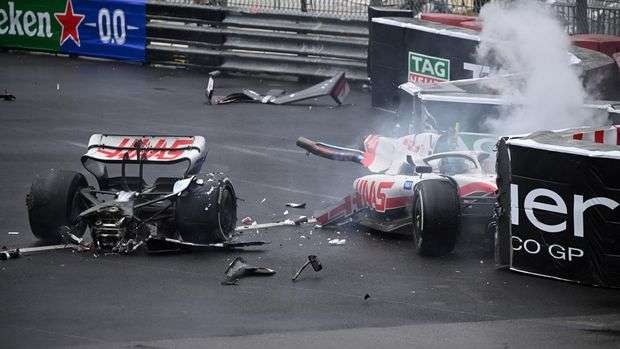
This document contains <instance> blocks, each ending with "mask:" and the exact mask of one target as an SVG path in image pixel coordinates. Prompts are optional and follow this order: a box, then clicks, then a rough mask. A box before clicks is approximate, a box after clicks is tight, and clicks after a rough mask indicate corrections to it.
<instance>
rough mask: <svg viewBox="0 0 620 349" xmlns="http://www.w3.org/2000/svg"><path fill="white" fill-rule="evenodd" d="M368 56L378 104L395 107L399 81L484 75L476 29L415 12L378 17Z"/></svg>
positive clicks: (375, 21)
mask: <svg viewBox="0 0 620 349" xmlns="http://www.w3.org/2000/svg"><path fill="white" fill-rule="evenodd" d="M370 33H371V35H370V40H369V54H368V56H369V62H370V68H369V70H370V79H371V81H372V84H373V95H372V103H373V106H375V107H380V108H385V109H392V110H395V109H396V108H397V107H398V99H397V97H396V96H397V95H398V93H397V89H398V86H399V85H400V84H402V83H404V82H407V81H413V82H427V83H428V82H441V81H449V80H459V79H471V78H477V77H481V76H484V75H485V74H486V73H487V72H488V68H487V67H483V66H480V65H477V64H476V63H475V62H476V61H475V57H474V55H475V52H476V48H477V46H478V42H479V38H478V36H477V32H475V31H472V30H469V29H464V28H458V27H453V26H447V25H443V24H439V23H434V22H429V21H424V20H420V19H416V18H396V17H387V18H373V19H372V23H371V29H370Z"/></svg>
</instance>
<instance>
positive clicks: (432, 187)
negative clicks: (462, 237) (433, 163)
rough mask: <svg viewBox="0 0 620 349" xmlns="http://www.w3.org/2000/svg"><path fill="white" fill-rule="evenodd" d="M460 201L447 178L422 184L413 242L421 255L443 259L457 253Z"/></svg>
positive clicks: (415, 205) (418, 187)
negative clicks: (453, 252)
mask: <svg viewBox="0 0 620 349" xmlns="http://www.w3.org/2000/svg"><path fill="white" fill-rule="evenodd" d="M459 215H460V200H459V195H458V191H457V186H456V185H455V183H454V182H453V181H452V180H450V179H448V178H439V179H429V180H423V181H421V182H419V183H418V184H417V185H416V187H415V190H414V196H413V217H412V219H413V240H414V243H415V248H416V250H417V252H418V254H420V255H422V256H428V257H440V256H443V255H446V254H448V253H450V252H452V251H453V250H454V246H455V245H456V240H457V237H458V233H459Z"/></svg>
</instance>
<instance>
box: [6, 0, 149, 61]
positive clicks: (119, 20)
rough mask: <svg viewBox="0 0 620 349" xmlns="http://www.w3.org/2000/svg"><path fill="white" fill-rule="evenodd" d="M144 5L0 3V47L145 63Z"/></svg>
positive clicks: (122, 1) (125, 1) (90, 0)
mask: <svg viewBox="0 0 620 349" xmlns="http://www.w3.org/2000/svg"><path fill="white" fill-rule="evenodd" d="M145 45H146V0H114V1H110V0H45V1H41V0H0V47H6V48H16V49H24V50H31V51H44V52H52V53H56V52H59V53H65V54H70V55H76V56H95V57H104V58H114V59H122V60H131V61H140V62H142V61H144V59H145V55H144V53H145V48H146V46H145Z"/></svg>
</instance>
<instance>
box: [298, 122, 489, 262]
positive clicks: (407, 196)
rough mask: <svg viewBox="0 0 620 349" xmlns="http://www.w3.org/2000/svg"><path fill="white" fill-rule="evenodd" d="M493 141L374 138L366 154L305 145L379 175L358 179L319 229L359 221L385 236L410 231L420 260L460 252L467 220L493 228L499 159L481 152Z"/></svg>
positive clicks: (320, 218)
mask: <svg viewBox="0 0 620 349" xmlns="http://www.w3.org/2000/svg"><path fill="white" fill-rule="evenodd" d="M494 141H495V138H494V137H493V136H492V135H488V134H473V133H462V134H461V133H459V132H456V131H451V132H446V133H444V134H440V133H438V132H424V133H419V134H413V135H407V136H405V137H401V138H390V137H381V136H377V135H371V136H368V137H366V139H365V140H364V149H363V150H356V149H349V148H343V147H337V146H333V145H329V144H325V143H320V142H314V141H311V140H308V139H305V138H300V139H299V140H298V141H297V144H298V145H299V146H300V147H302V148H304V149H306V150H307V151H309V152H311V153H313V154H316V155H318V156H321V157H326V158H329V159H332V160H340V161H353V162H357V163H359V164H361V165H362V166H364V167H366V168H368V170H369V171H370V172H372V173H373V174H369V175H366V176H363V177H360V178H357V179H355V181H354V182H353V191H352V193H351V194H349V195H347V196H346V197H344V198H343V199H342V200H341V201H340V202H338V203H337V204H336V205H334V206H332V207H330V208H328V209H326V210H324V211H322V212H319V213H317V214H316V215H315V216H316V219H317V222H318V223H319V224H321V225H323V226H329V225H337V224H341V223H343V222H349V221H354V222H356V223H358V224H360V225H363V226H366V227H369V228H372V229H375V230H378V231H382V232H403V231H406V232H407V233H409V234H412V235H413V238H414V241H415V245H416V248H417V250H418V252H419V253H420V254H423V255H430V256H440V255H444V254H446V253H449V252H451V251H452V250H453V249H454V245H455V243H456V238H457V236H458V233H459V226H460V224H461V222H462V220H463V219H465V218H475V219H478V220H482V221H483V222H485V223H487V222H490V221H491V218H492V215H493V208H494V205H495V191H496V189H497V187H496V185H495V175H494V173H493V171H492V169H493V166H492V162H493V160H492V158H493V156H492V155H491V153H490V152H488V151H484V150H483V149H487V150H488V148H490V145H491V144H493V143H494ZM467 142H469V145H468V143H467ZM474 144H475V146H473V145H474ZM485 147H487V148H485ZM473 149H477V150H473ZM489 169H491V171H489Z"/></svg>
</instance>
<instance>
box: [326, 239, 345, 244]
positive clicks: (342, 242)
mask: <svg viewBox="0 0 620 349" xmlns="http://www.w3.org/2000/svg"><path fill="white" fill-rule="evenodd" d="M346 242H347V239H330V240H329V241H327V243H329V244H330V245H344V244H345V243H346Z"/></svg>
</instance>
